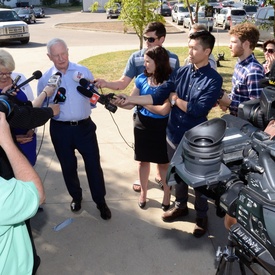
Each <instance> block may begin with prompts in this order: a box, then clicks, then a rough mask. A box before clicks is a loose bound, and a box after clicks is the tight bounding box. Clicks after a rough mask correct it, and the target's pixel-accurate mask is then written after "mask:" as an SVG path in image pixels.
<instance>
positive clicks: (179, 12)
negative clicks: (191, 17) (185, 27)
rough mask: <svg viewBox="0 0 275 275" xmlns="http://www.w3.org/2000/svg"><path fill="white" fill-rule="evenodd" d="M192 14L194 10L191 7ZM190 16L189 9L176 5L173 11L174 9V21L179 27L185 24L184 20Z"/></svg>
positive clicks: (172, 14)
mask: <svg viewBox="0 0 275 275" xmlns="http://www.w3.org/2000/svg"><path fill="white" fill-rule="evenodd" d="M190 9H191V12H193V8H192V7H190ZM187 14H189V10H188V8H187V7H184V6H183V4H178V3H177V4H175V5H174V7H173V9H172V13H171V16H172V21H173V22H176V23H177V24H178V25H182V24H183V19H184V17H185V15H187Z"/></svg>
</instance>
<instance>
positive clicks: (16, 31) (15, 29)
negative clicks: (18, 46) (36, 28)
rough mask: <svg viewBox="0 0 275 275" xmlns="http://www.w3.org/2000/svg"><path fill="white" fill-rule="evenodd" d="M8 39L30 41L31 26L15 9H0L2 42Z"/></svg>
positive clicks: (22, 41)
mask: <svg viewBox="0 0 275 275" xmlns="http://www.w3.org/2000/svg"><path fill="white" fill-rule="evenodd" d="M6 41H20V42H21V43H22V44H27V43H29V41H30V33H29V27H28V25H27V23H25V22H23V21H22V20H21V19H20V17H19V16H18V14H17V13H16V12H15V11H14V10H11V9H0V42H6Z"/></svg>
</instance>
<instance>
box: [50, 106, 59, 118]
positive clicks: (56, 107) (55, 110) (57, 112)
mask: <svg viewBox="0 0 275 275" xmlns="http://www.w3.org/2000/svg"><path fill="white" fill-rule="evenodd" d="M49 107H50V108H52V110H53V115H54V116H57V115H58V114H59V113H60V106H59V104H50V105H49Z"/></svg>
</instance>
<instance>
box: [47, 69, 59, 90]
mask: <svg viewBox="0 0 275 275" xmlns="http://www.w3.org/2000/svg"><path fill="white" fill-rule="evenodd" d="M61 77H62V74H61V73H60V72H57V73H55V74H54V75H52V76H51V77H50V78H49V80H48V83H47V85H48V86H51V87H53V88H59V87H60V84H61Z"/></svg>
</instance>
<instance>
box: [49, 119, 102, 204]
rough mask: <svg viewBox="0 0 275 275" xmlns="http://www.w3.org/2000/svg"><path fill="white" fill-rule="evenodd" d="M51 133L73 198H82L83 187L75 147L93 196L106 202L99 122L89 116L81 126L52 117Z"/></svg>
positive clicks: (95, 199)
mask: <svg viewBox="0 0 275 275" xmlns="http://www.w3.org/2000/svg"><path fill="white" fill-rule="evenodd" d="M50 134H51V139H52V143H53V145H54V149H55V152H56V155H57V157H58V160H59V162H60V165H61V169H62V174H63V178H64V181H65V184H66V186H67V189H68V192H69V194H70V195H71V197H72V198H73V199H74V200H81V199H82V188H81V187H80V181H79V177H78V173H77V158H76V156H75V150H78V152H79V153H80V154H81V156H82V158H83V160H84V164H85V171H86V175H87V178H88V183H89V187H90V191H91V195H92V199H93V201H94V202H95V203H96V204H102V203H105V195H106V190H105V182H104V177H103V171H102V168H101V165H100V156H99V148H98V143H97V137H96V125H95V124H94V122H93V121H92V120H91V119H90V117H89V118H88V119H87V120H85V121H82V122H81V123H80V124H79V125H76V126H72V125H70V124H69V123H64V122H58V121H55V120H53V119H52V120H51V123H50Z"/></svg>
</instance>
